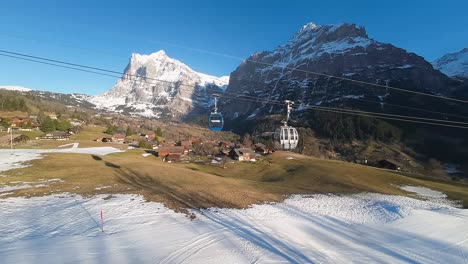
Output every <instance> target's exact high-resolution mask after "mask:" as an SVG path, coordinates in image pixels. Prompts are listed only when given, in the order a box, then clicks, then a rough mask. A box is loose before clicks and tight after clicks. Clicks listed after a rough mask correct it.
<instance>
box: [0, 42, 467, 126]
mask: <svg viewBox="0 0 468 264" xmlns="http://www.w3.org/2000/svg"><path fill="white" fill-rule="evenodd" d="M0 52H4V51H2V50H0ZM15 54H17V55H19V56H23V55H22V54H20V53H15ZM0 56H4V57H10V58H15V59H21V60H26V61H31V62H36V63H41V64H46V65H51V66H56V67H62V68H67V69H71V70H78V71H83V72H88V73H93V74H98V75H104V76H109V77H115V78H124V77H125V76H132V77H136V78H144V77H141V76H137V75H132V74H123V73H120V72H117V71H110V70H105V69H100V68H96V67H89V66H84V65H79V64H74V63H68V62H61V61H58V60H51V59H45V60H47V61H51V62H56V63H50V62H44V61H40V60H41V59H44V58H41V57H36V56H29V55H27V56H28V58H22V57H19V56H13V55H7V54H0ZM31 58H34V59H31ZM57 63H64V64H66V65H73V66H76V67H70V66H66V65H60V64H57ZM77 67H84V68H87V69H90V70H85V69H80V68H77ZM97 71H104V72H110V73H115V74H123V75H124V76H123V77H119V76H116V75H112V74H107V73H103V72H97ZM146 79H151V80H155V81H160V82H164V83H169V84H171V85H174V84H173V83H172V82H169V81H164V80H159V79H155V78H146ZM135 81H136V82H144V83H149V82H147V81H143V80H137V79H135ZM150 84H151V83H150ZM179 86H187V87H190V88H192V89H193V86H191V85H183V84H179ZM206 88H207V87H205V89H206ZM227 94H232V95H236V96H237V97H230V99H237V100H245V101H248V100H250V101H254V102H263V103H268V104H276V105H284V103H283V102H281V101H276V100H267V99H262V98H259V97H254V96H248V95H241V94H235V93H227ZM221 96H223V97H226V96H224V95H222V94H221ZM240 97H246V98H240ZM228 98H229V97H228ZM305 109H314V110H319V111H320V110H322V111H329V112H339V113H346V114H354V115H362V116H369V117H375V118H382V119H390V120H400V121H407V122H415V123H423V124H432V125H440V126H447V127H457V128H468V127H463V126H454V125H448V124H440V123H432V122H423V121H416V120H408V119H403V118H412V119H421V120H430V121H436V122H446V123H447V122H451V123H458V124H467V125H468V123H464V122H457V121H448V120H440V119H429V118H419V117H413V116H402V115H392V114H385V113H376V112H366V111H358V110H350V109H342V108H330V107H318V106H309V107H305V108H302V110H305ZM385 116H393V117H385ZM395 117H401V118H395Z"/></svg>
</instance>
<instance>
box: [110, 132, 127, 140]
mask: <svg viewBox="0 0 468 264" xmlns="http://www.w3.org/2000/svg"><path fill="white" fill-rule="evenodd" d="M126 137H127V136H126V135H125V134H124V133H115V134H114V135H112V141H116V142H123V141H125V138H126Z"/></svg>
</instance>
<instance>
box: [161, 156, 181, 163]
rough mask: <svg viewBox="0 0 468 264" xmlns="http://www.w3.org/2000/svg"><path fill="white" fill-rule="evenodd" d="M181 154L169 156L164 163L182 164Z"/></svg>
mask: <svg viewBox="0 0 468 264" xmlns="http://www.w3.org/2000/svg"><path fill="white" fill-rule="evenodd" d="M180 157H181V155H180V154H168V155H166V156H164V158H163V161H164V162H180V160H181V159H180Z"/></svg>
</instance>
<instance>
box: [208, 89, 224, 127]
mask: <svg viewBox="0 0 468 264" xmlns="http://www.w3.org/2000/svg"><path fill="white" fill-rule="evenodd" d="M213 98H214V109H213V112H211V113H210V116H209V118H208V126H209V128H210V130H212V131H221V130H223V126H224V117H223V114H221V113H218V98H219V95H218V94H213Z"/></svg>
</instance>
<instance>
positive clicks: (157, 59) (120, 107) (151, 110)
mask: <svg viewBox="0 0 468 264" xmlns="http://www.w3.org/2000/svg"><path fill="white" fill-rule="evenodd" d="M228 82H229V78H228V77H226V76H224V77H219V78H218V77H215V76H210V75H207V74H203V73H199V72H196V71H194V70H192V69H191V68H190V67H188V66H187V65H185V64H184V63H182V62H180V61H178V60H176V59H173V58H170V57H169V56H167V54H166V53H165V52H164V51H163V50H160V51H157V52H155V53H152V54H149V55H145V54H138V53H132V55H131V57H130V59H129V63H128V65H127V67H126V69H125V72H124V74H123V75H122V77H121V78H120V80H118V81H117V83H116V84H115V85H114V86H113V87H112V89H110V90H108V91H107V92H105V93H103V94H100V95H97V96H95V97H93V98H92V99H91V100H90V101H91V102H92V103H94V104H95V105H96V106H97V107H98V108H102V109H107V110H111V111H119V112H127V113H130V114H138V115H143V116H147V117H156V118H160V117H168V118H174V117H180V116H184V115H186V114H188V113H189V112H191V111H193V109H196V108H199V109H206V108H207V107H210V106H211V103H212V102H211V96H209V93H210V92H211V93H214V92H222V91H223V90H224V89H225V88H226V86H227V83H228ZM207 88H209V89H210V91H206V90H207ZM207 94H208V95H207Z"/></svg>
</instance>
